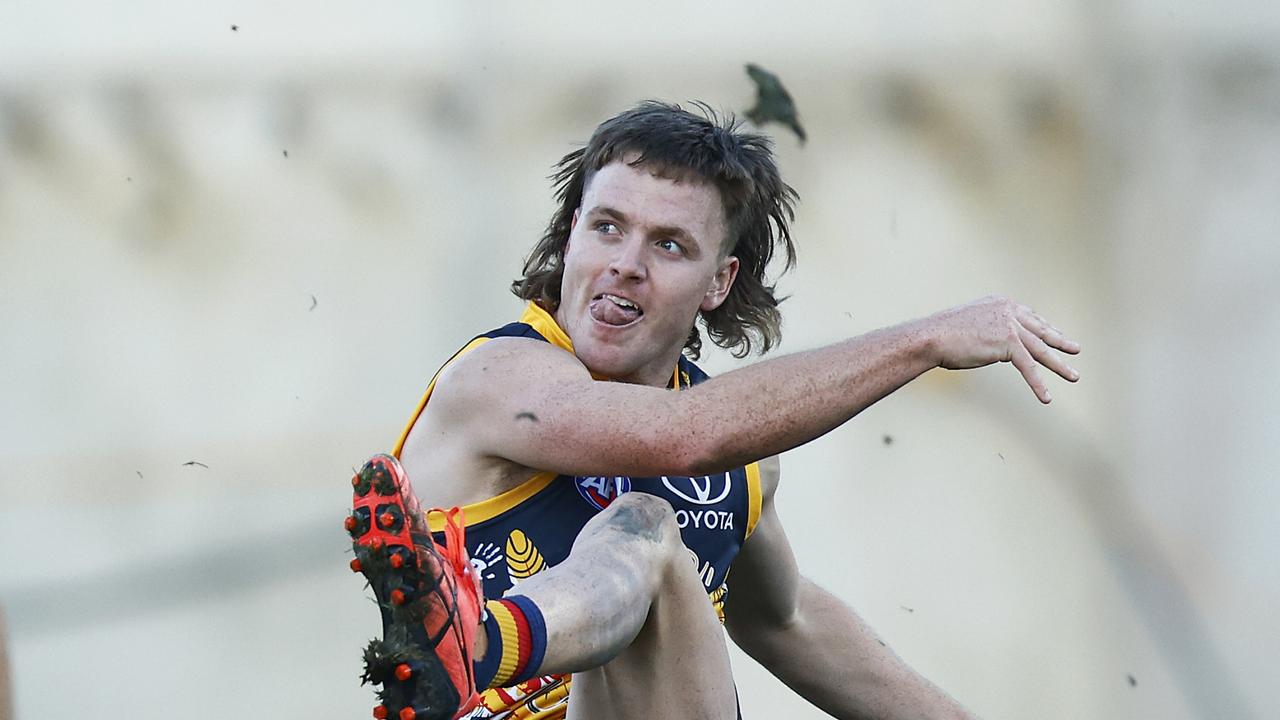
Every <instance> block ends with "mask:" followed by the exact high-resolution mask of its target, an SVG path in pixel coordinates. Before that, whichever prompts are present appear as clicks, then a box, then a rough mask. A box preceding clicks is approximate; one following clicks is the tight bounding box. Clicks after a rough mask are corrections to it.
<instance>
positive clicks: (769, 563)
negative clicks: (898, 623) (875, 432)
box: [725, 458, 974, 720]
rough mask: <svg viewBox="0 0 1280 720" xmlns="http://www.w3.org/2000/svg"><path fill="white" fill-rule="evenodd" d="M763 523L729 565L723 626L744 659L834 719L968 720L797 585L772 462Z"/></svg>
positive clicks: (848, 617)
mask: <svg viewBox="0 0 1280 720" xmlns="http://www.w3.org/2000/svg"><path fill="white" fill-rule="evenodd" d="M761 466H762V472H761V476H762V481H763V485H764V490H765V491H766V493H765V498H764V505H763V507H762V512H761V515H760V522H759V523H758V524H757V526H756V530H755V532H754V533H753V534H752V536H751V538H750V540H749V541H748V542H747V544H746V545H745V546H744V547H743V549H742V552H741V553H740V554H739V555H738V558H737V559H736V560H735V561H734V563H733V571H732V574H731V575H730V578H731V579H730V592H729V594H728V596H727V598H726V603H725V625H726V627H727V628H728V630H729V635H730V637H732V638H733V641H734V642H735V643H737V644H738V646H739V647H741V648H742V649H743V650H744V651H745V652H746V653H747V654H748V655H750V656H751V657H753V658H754V659H755V660H756V661H757V662H759V663H760V664H761V665H763V666H764V667H765V668H766V669H767V670H769V672H771V673H773V674H774V675H775V676H776V677H777V678H778V679H779V680H781V681H782V682H784V683H786V684H787V686H788V687H790V688H791V689H792V690H795V691H796V692H797V693H799V694H800V695H801V697H803V698H805V699H806V700H808V701H809V702H811V703H813V704H814V705H816V706H817V707H819V708H821V709H822V710H824V711H826V712H827V713H830V714H831V715H833V716H835V717H838V718H860V719H861V718H883V719H891V720H893V719H898V718H901V719H902V720H907V719H908V718H910V719H912V720H917V719H920V718H972V717H974V716H973V715H971V714H969V713H968V712H967V711H966V710H965V709H964V708H963V707H961V706H960V705H959V704H958V703H957V702H956V701H955V700H953V699H951V698H950V697H949V696H947V694H946V693H944V692H943V691H942V690H940V689H939V688H938V687H937V686H936V685H934V684H933V683H931V682H929V681H928V680H926V679H925V678H924V677H923V676H921V675H920V674H919V673H917V672H915V671H914V670H912V669H911V668H910V667H909V666H907V664H906V663H905V662H903V661H902V659H901V658H899V657H898V656H897V654H896V653H894V652H893V651H892V650H890V649H889V648H888V647H887V646H886V645H885V644H884V642H883V641H882V640H880V638H879V637H877V636H876V634H875V632H874V631H872V630H871V628H870V627H869V626H868V625H867V624H866V623H865V622H863V620H862V618H860V617H858V615H857V613H855V612H854V611H853V610H852V609H850V608H849V606H847V605H845V604H844V603H842V602H840V600H838V599H837V598H836V597H835V596H833V595H832V594H831V593H829V592H827V591H826V590H823V589H822V588H820V587H818V586H817V585H815V584H814V583H813V582H811V581H810V580H808V579H806V578H804V577H801V575H800V573H799V571H798V570H797V567H796V562H795V556H794V555H793V554H792V552H791V547H790V544H789V543H788V542H787V537H786V534H785V533H783V531H782V525H781V524H780V523H779V521H778V516H777V513H776V512H774V509H773V502H772V500H773V491H774V489H775V488H776V486H777V458H769V459H768V460H767V461H765V462H762V463H761Z"/></svg>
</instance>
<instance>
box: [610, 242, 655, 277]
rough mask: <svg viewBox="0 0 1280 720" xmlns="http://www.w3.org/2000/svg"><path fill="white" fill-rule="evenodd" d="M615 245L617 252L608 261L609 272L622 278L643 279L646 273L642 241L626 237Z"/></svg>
mask: <svg viewBox="0 0 1280 720" xmlns="http://www.w3.org/2000/svg"><path fill="white" fill-rule="evenodd" d="M616 247H617V252H616V253H615V254H614V256H613V259H612V260H611V261H610V262H609V272H610V273H611V274H613V275H615V276H617V277H621V278H622V279H624V280H643V279H644V278H645V277H646V276H647V275H648V268H647V267H646V265H645V257H644V243H643V242H639V241H637V240H632V239H628V240H626V241H624V242H621V243H618V244H617V246H616Z"/></svg>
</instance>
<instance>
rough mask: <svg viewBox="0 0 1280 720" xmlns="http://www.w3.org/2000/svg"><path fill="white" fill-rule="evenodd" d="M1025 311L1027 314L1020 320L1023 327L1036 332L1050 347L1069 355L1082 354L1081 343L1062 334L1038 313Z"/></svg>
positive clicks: (1029, 309) (1030, 310)
mask: <svg viewBox="0 0 1280 720" xmlns="http://www.w3.org/2000/svg"><path fill="white" fill-rule="evenodd" d="M1024 309H1025V310H1026V311H1027V314H1026V315H1025V316H1022V317H1019V318H1018V319H1019V320H1020V321H1021V322H1022V326H1023V327H1025V328H1027V329H1029V330H1031V331H1032V332H1034V333H1035V334H1036V336H1037V337H1039V338H1040V339H1041V340H1044V342H1045V344H1047V345H1048V346H1049V347H1052V348H1054V349H1057V350H1061V351H1062V352H1064V353H1067V354H1068V355H1079V354H1080V343H1078V342H1076V341H1075V340H1072V339H1070V338H1068V337H1067V336H1066V335H1064V334H1062V331H1061V330H1059V329H1058V328H1056V327H1054V326H1053V325H1051V324H1049V321H1048V320H1045V319H1044V318H1043V317H1041V315H1040V314H1039V313H1037V312H1036V311H1034V310H1032V309H1031V308H1025V307H1024Z"/></svg>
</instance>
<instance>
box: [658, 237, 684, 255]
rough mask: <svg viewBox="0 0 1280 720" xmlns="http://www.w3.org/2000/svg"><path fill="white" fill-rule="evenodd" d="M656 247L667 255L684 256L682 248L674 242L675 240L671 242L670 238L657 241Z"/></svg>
mask: <svg viewBox="0 0 1280 720" xmlns="http://www.w3.org/2000/svg"><path fill="white" fill-rule="evenodd" d="M658 247H660V248H662V249H663V250H666V251H667V252H669V253H675V254H677V255H683V254H684V246H683V245H681V244H680V243H678V242H676V241H675V240H672V239H671V238H667V239H665V240H659V241H658Z"/></svg>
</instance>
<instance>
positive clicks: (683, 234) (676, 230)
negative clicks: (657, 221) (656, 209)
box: [587, 205, 698, 246]
mask: <svg viewBox="0 0 1280 720" xmlns="http://www.w3.org/2000/svg"><path fill="white" fill-rule="evenodd" d="M587 214H588V215H592V214H601V215H610V216H612V217H614V218H616V219H618V220H619V221H621V222H622V223H624V224H628V223H630V222H631V219H630V218H628V217H627V214H626V213H624V212H622V211H621V210H619V209H617V208H613V207H609V206H608V205H596V206H595V207H593V208H591V209H590V210H588V211H587ZM653 230H654V232H655V233H658V234H659V235H669V236H672V237H675V238H678V239H680V240H685V241H687V242H689V243H692V244H693V245H695V246H697V245H698V241H697V239H696V238H694V236H693V234H692V233H690V232H689V231H688V230H685V229H684V228H682V227H680V226H679V225H659V226H657V227H655V228H654V229H653Z"/></svg>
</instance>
